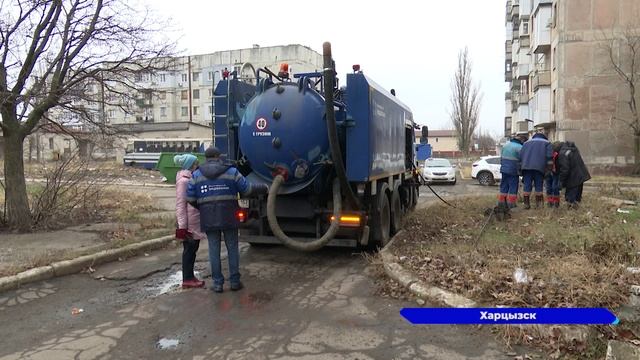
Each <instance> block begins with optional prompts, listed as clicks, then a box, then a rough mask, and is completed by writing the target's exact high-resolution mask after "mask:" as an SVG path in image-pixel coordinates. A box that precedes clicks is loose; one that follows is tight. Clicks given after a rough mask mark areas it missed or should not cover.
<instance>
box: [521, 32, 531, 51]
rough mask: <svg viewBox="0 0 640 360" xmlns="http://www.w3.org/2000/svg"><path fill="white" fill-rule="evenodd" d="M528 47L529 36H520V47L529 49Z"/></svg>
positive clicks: (529, 43) (529, 42)
mask: <svg viewBox="0 0 640 360" xmlns="http://www.w3.org/2000/svg"><path fill="white" fill-rule="evenodd" d="M530 46H531V39H530V38H529V35H527V36H520V47H521V48H523V49H529V47H530Z"/></svg>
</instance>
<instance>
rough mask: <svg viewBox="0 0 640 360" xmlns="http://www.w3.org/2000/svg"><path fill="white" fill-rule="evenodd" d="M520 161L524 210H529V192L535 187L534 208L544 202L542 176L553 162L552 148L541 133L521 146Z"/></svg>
mask: <svg viewBox="0 0 640 360" xmlns="http://www.w3.org/2000/svg"><path fill="white" fill-rule="evenodd" d="M520 156H521V159H522V177H523V182H524V191H523V193H522V195H523V198H524V208H525V209H530V208H531V191H532V190H533V188H534V187H535V196H536V208H539V207H540V206H541V205H542V204H543V202H544V196H543V195H542V185H543V182H544V175H545V173H546V172H547V171H549V170H550V169H551V165H552V161H553V158H552V156H553V146H552V145H551V143H550V142H549V140H548V139H547V137H546V136H545V135H544V134H542V133H537V134H534V135H533V136H532V137H531V139H530V140H529V141H527V142H525V143H524V145H522V150H521V151H520Z"/></svg>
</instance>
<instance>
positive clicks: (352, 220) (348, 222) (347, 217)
mask: <svg viewBox="0 0 640 360" xmlns="http://www.w3.org/2000/svg"><path fill="white" fill-rule="evenodd" d="M334 219H335V216H333V215H331V217H329V220H330V221H333V220H334ZM361 222H362V218H361V217H360V215H358V214H343V215H340V226H343V227H360V223H361Z"/></svg>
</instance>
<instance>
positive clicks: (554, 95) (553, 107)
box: [551, 90, 556, 114]
mask: <svg viewBox="0 0 640 360" xmlns="http://www.w3.org/2000/svg"><path fill="white" fill-rule="evenodd" d="M551 102H552V103H551V112H552V113H554V114H555V113H556V91H555V90H553V97H552V98H551Z"/></svg>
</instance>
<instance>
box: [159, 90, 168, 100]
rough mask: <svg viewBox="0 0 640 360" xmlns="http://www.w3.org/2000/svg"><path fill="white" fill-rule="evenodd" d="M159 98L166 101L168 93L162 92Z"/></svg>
mask: <svg viewBox="0 0 640 360" xmlns="http://www.w3.org/2000/svg"><path fill="white" fill-rule="evenodd" d="M158 98H160V100H165V99H166V98H167V92H166V91H160V92H159V93H158Z"/></svg>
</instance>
